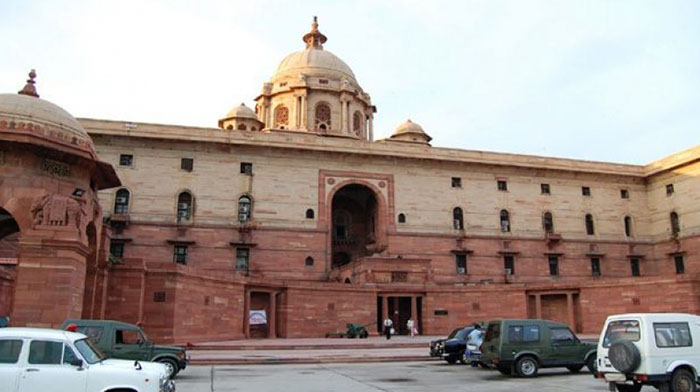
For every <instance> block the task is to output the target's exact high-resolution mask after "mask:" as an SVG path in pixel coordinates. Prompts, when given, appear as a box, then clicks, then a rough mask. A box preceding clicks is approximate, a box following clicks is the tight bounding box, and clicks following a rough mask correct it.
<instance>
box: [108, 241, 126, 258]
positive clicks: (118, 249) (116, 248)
mask: <svg viewBox="0 0 700 392" xmlns="http://www.w3.org/2000/svg"><path fill="white" fill-rule="evenodd" d="M109 254H111V255H112V256H114V257H116V258H118V259H121V258H123V257H124V243H123V242H121V241H119V242H116V241H111V242H110V243H109Z"/></svg>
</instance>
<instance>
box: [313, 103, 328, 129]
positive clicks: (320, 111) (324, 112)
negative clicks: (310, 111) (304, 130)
mask: <svg viewBox="0 0 700 392" xmlns="http://www.w3.org/2000/svg"><path fill="white" fill-rule="evenodd" d="M315 114H316V115H315V124H316V129H320V130H324V131H326V130H329V129H331V107H330V106H328V104H327V103H325V102H321V103H319V104H318V105H316V113H315Z"/></svg>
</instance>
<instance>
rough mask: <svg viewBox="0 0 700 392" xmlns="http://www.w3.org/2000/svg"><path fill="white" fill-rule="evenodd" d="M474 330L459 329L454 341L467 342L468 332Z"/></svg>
mask: <svg viewBox="0 0 700 392" xmlns="http://www.w3.org/2000/svg"><path fill="white" fill-rule="evenodd" d="M473 330H474V329H472V328H464V329H460V330H459V331H458V332H457V334H456V335H455V339H459V340H467V336H468V335H469V332H471V331H473Z"/></svg>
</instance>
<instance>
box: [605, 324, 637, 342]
mask: <svg viewBox="0 0 700 392" xmlns="http://www.w3.org/2000/svg"><path fill="white" fill-rule="evenodd" d="M622 340H627V341H630V342H638V341H639V321H637V320H616V321H611V322H610V324H608V329H607V331H605V338H603V347H605V348H608V347H610V345H611V344H613V343H615V342H619V341H622Z"/></svg>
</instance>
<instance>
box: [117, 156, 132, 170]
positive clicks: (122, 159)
mask: <svg viewBox="0 0 700 392" xmlns="http://www.w3.org/2000/svg"><path fill="white" fill-rule="evenodd" d="M133 164H134V156H133V155H131V154H121V155H119V166H127V167H130V166H131V165H133Z"/></svg>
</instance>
